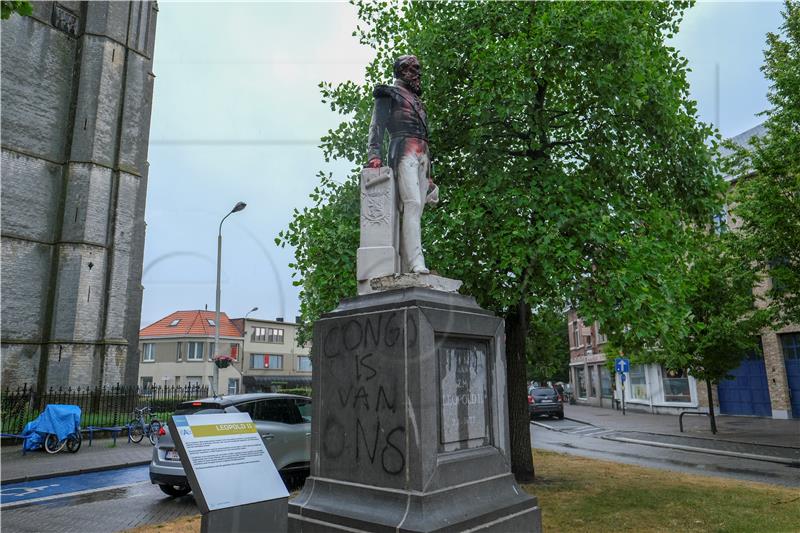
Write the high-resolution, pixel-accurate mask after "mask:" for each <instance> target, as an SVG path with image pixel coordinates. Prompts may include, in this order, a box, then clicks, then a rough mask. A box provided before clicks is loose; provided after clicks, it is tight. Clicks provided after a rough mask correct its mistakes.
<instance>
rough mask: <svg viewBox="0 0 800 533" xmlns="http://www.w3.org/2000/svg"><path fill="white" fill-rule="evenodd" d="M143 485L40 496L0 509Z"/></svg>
mask: <svg viewBox="0 0 800 533" xmlns="http://www.w3.org/2000/svg"><path fill="white" fill-rule="evenodd" d="M145 483H150V482H149V481H137V482H135V483H127V484H125V485H112V486H110V487H99V488H96V489H87V490H79V491H76V492H67V493H65V494H53V495H52V496H42V497H41V498H32V499H30V500H23V501H20V502H9V503H3V504H2V505H0V509H10V508H13V507H20V506H22V505H28V504H29V503H30V504H33V503H41V502H45V501H50V500H58V499H60V498H70V497H72V496H81V495H83V494H92V493H95V492H102V491H106V490H114V489H124V488H126V487H133V486H136V485H144V484H145ZM52 486H58V485H52Z"/></svg>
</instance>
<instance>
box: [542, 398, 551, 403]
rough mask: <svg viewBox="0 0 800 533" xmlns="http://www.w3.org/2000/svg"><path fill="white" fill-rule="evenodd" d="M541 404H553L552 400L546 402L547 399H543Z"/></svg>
mask: <svg viewBox="0 0 800 533" xmlns="http://www.w3.org/2000/svg"><path fill="white" fill-rule="evenodd" d="M541 402H542V403H553V400H548V399H547V398H544V399H542V400H541Z"/></svg>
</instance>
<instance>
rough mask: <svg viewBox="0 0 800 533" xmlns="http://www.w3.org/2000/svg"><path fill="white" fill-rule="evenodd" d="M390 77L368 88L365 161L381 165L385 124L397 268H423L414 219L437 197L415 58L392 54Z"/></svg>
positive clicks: (425, 271)
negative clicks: (395, 208) (397, 219)
mask: <svg viewBox="0 0 800 533" xmlns="http://www.w3.org/2000/svg"><path fill="white" fill-rule="evenodd" d="M394 77H395V80H394V85H378V86H376V87H375V90H374V92H373V95H374V96H375V106H374V108H373V111H372V123H371V124H370V127H369V141H368V156H367V158H368V163H367V167H369V168H380V167H381V166H384V161H383V156H382V154H381V147H382V145H383V138H384V134H385V132H386V131H387V130H388V132H389V139H390V142H389V154H388V166H390V167H391V168H392V170H393V171H394V176H395V179H396V180H397V189H398V194H399V196H400V205H401V207H402V211H403V216H402V230H401V232H400V258H401V261H402V268H403V271H404V272H412V273H415V274H428V273H429V270H428V268H427V267H426V266H425V258H424V256H423V254H422V242H421V235H420V231H421V228H420V220H421V218H422V210H423V208H424V207H425V204H426V203H436V202H437V201H438V189H437V188H436V186H435V185H434V183H433V181H432V180H431V164H430V152H429V150H428V117H427V113H426V112H425V105H424V104H423V103H422V100H421V99H420V96H421V95H422V86H421V83H420V77H421V67H420V64H419V60H418V59H417V58H416V57H415V56H411V55H404V56H400V57H398V58H397V60H396V61H395V62H394ZM429 190H431V192H430V193H429Z"/></svg>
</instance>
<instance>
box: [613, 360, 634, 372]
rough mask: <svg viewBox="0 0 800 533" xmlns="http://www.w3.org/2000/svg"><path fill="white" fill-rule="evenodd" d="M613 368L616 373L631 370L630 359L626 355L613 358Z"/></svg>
mask: <svg viewBox="0 0 800 533" xmlns="http://www.w3.org/2000/svg"><path fill="white" fill-rule="evenodd" d="M614 370H616V371H617V373H618V374H625V373H627V372H630V371H631V361H630V359H628V358H627V357H617V358H616V359H614Z"/></svg>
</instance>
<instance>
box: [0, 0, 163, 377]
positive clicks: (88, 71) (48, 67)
mask: <svg viewBox="0 0 800 533" xmlns="http://www.w3.org/2000/svg"><path fill="white" fill-rule="evenodd" d="M157 11H158V8H157V5H156V3H155V2H99V1H98V2H76V1H61V2H33V14H32V15H31V16H29V17H23V16H18V15H13V16H12V17H11V18H10V19H8V20H4V21H2V32H0V34H1V36H0V37H1V40H2V62H0V63H1V64H2V72H0V77H2V94H1V96H0V100H1V101H2V136H0V145H1V149H0V154H1V157H2V176H3V179H2V209H1V211H2V221H1V223H0V225H1V226H2V260H1V261H0V263H1V264H2V295H3V297H2V339H3V342H2V363H1V367H2V381H3V385H4V386H11V387H13V386H18V385H22V384H23V383H27V384H28V385H29V386H36V387H38V388H40V389H41V388H46V387H59V386H65V387H66V386H72V387H75V386H89V385H113V384H116V383H127V384H133V383H134V382H135V380H136V375H137V370H138V356H137V337H138V333H139V323H140V322H139V321H140V312H141V302H142V287H141V277H142V258H143V253H144V234H145V224H144V209H145V193H146V189H147V174H148V162H147V146H148V138H149V131H150V113H151V109H152V94H153V80H154V76H153V73H152V65H153V52H154V41H155V30H156V17H157Z"/></svg>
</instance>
